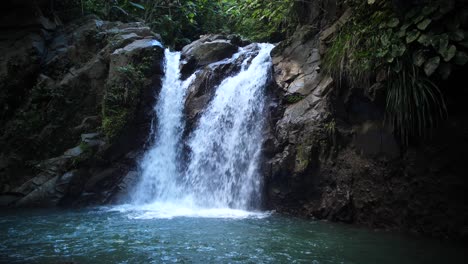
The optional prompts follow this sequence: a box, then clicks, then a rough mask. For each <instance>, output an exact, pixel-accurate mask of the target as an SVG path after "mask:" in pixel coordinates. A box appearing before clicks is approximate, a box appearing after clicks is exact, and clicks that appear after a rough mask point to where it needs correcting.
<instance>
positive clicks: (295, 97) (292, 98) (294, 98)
mask: <svg viewBox="0 0 468 264" xmlns="http://www.w3.org/2000/svg"><path fill="white" fill-rule="evenodd" d="M304 97H305V96H303V95H302V94H290V95H286V96H285V97H284V101H285V102H286V103H287V104H295V103H297V102H299V101H301V100H302V99H304Z"/></svg>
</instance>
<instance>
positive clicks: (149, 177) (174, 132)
mask: <svg viewBox="0 0 468 264" xmlns="http://www.w3.org/2000/svg"><path fill="white" fill-rule="evenodd" d="M164 55H165V62H164V68H165V76H164V79H163V82H162V88H161V92H160V94H159V99H158V102H157V104H156V106H155V108H154V111H155V112H156V116H157V120H158V124H157V131H156V132H155V133H154V136H155V138H154V145H153V146H152V147H151V148H150V150H149V151H148V152H147V153H146V154H145V156H144V158H143V160H142V161H141V163H140V166H141V173H142V175H141V180H140V182H139V184H138V186H137V188H136V191H135V192H134V195H133V201H134V202H135V203H136V204H143V203H149V202H153V201H155V200H158V201H167V200H168V199H171V198H172V197H173V195H174V194H177V193H179V192H180V191H179V189H178V188H179V186H178V185H176V177H177V175H179V174H180V170H179V166H178V165H179V164H178V160H179V158H178V156H179V154H180V144H181V142H180V141H181V137H182V132H183V119H182V116H183V114H182V111H183V107H184V99H185V94H186V91H187V87H188V86H189V84H190V82H191V81H192V80H193V78H194V76H195V75H193V76H191V77H190V78H188V79H187V80H186V81H184V82H181V80H180V71H179V63H180V53H179V52H171V51H170V50H168V49H166V50H165V52H164Z"/></svg>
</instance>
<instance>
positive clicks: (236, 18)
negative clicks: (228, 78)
mask: <svg viewBox="0 0 468 264" xmlns="http://www.w3.org/2000/svg"><path fill="white" fill-rule="evenodd" d="M293 4H294V1H293V0H283V1H270V0H216V1H213V0H191V1H185V0H132V1H130V0H71V2H69V4H68V5H66V6H67V7H68V8H70V6H72V7H73V8H74V9H75V13H76V11H78V13H81V14H82V15H83V14H90V13H91V14H96V15H98V16H99V17H101V18H103V19H106V20H120V21H135V20H141V21H143V22H145V23H146V24H147V25H149V26H150V27H151V28H152V29H153V30H154V31H155V32H158V33H159V34H161V36H162V38H163V39H164V40H165V41H166V42H168V43H166V44H169V45H171V46H176V47H180V46H182V45H185V44H188V43H189V42H190V41H191V40H194V39H196V38H198V36H199V35H201V34H205V33H227V34H229V33H237V34H241V35H243V36H244V37H246V38H249V39H252V40H256V41H268V40H273V41H278V40H281V39H283V38H284V37H285V34H286V33H287V32H288V31H290V30H291V29H292V28H293V26H294V24H295V16H294V15H292V10H293V8H292V7H293Z"/></svg>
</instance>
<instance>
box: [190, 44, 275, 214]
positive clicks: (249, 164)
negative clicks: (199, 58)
mask: <svg viewBox="0 0 468 264" xmlns="http://www.w3.org/2000/svg"><path fill="white" fill-rule="evenodd" d="M259 45H260V52H259V54H258V55H257V56H256V57H255V58H254V59H253V60H252V62H251V64H250V65H248V64H247V62H248V61H249V59H246V60H245V61H244V62H243V64H242V69H241V71H240V72H239V74H237V75H235V76H232V77H229V78H227V79H225V80H224V81H223V82H222V83H221V84H220V85H219V87H218V88H217V90H216V94H215V96H214V98H213V101H212V102H211V104H210V105H209V106H208V108H207V109H206V111H205V112H204V114H203V116H202V117H201V118H200V121H199V125H198V127H197V128H196V130H195V131H194V132H193V135H192V137H191V138H190V140H189V147H190V149H191V151H192V155H191V160H190V163H189V166H188V170H187V173H186V180H187V182H188V186H190V187H191V188H190V190H191V194H192V195H193V196H194V197H195V200H196V201H197V203H199V204H200V205H202V206H209V207H231V208H238V209H248V208H249V207H252V206H253V207H255V206H256V205H257V204H256V203H257V202H258V201H259V188H260V176H259V175H258V171H257V165H258V158H259V154H260V148H261V142H262V128H263V116H264V113H263V110H264V109H263V108H264V104H265V95H264V87H265V84H266V82H267V79H268V76H269V75H268V71H269V69H270V67H271V61H270V51H271V49H272V47H273V45H270V44H259Z"/></svg>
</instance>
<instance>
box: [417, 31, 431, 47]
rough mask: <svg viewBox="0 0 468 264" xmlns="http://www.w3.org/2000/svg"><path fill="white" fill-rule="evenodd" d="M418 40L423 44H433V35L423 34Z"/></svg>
mask: <svg viewBox="0 0 468 264" xmlns="http://www.w3.org/2000/svg"><path fill="white" fill-rule="evenodd" d="M418 42H419V43H420V44H421V45H423V46H426V47H428V46H430V45H431V42H432V41H431V37H430V36H429V35H427V34H421V36H420V37H419V38H418Z"/></svg>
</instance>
